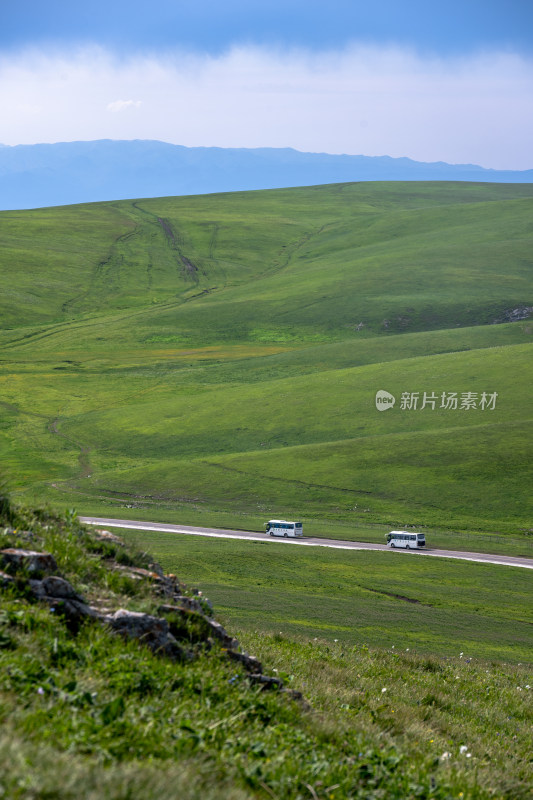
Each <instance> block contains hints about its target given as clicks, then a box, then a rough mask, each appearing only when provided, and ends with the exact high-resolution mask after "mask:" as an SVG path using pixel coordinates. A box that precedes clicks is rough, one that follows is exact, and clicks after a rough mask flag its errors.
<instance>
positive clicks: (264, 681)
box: [248, 674, 283, 691]
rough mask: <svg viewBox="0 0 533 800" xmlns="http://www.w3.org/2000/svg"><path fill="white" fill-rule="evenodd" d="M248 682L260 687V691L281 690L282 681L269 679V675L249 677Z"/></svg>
mask: <svg viewBox="0 0 533 800" xmlns="http://www.w3.org/2000/svg"><path fill="white" fill-rule="evenodd" d="M248 680H249V681H250V683H252V684H256V685H258V686H260V687H261V689H263V690H265V689H278V691H279V690H280V689H283V681H282V680H281V678H271V677H270V676H269V675H255V674H252V675H249V676H248Z"/></svg>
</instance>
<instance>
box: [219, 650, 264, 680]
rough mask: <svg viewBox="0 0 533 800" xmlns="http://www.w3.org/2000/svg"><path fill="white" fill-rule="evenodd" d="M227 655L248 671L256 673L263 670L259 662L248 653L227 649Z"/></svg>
mask: <svg viewBox="0 0 533 800" xmlns="http://www.w3.org/2000/svg"><path fill="white" fill-rule="evenodd" d="M227 655H228V658H231V660H232V661H237V662H238V663H239V664H242V666H243V667H244V668H245V670H247V671H248V672H251V673H253V674H257V675H258V674H260V673H261V672H262V671H263V666H262V664H261V662H260V661H259V659H258V658H256V657H255V656H250V655H248V653H239V652H238V651H237V650H228V652H227Z"/></svg>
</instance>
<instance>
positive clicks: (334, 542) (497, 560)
mask: <svg viewBox="0 0 533 800" xmlns="http://www.w3.org/2000/svg"><path fill="white" fill-rule="evenodd" d="M80 522H84V523H85V524H86V525H101V526H104V527H106V528H131V529H132V530H141V531H166V532H168V533H185V534H189V535H192V536H211V537H214V538H217V539H244V540H248V541H254V542H277V543H278V544H287V545H289V544H295V545H299V546H300V547H302V546H304V547H333V548H335V549H337V550H386V551H387V552H389V553H390V552H391V550H390V548H388V547H387V546H386V545H384V544H374V543H372V542H345V541H342V540H339V539H312V538H308V537H305V536H304V537H302V538H301V539H283V538H281V537H278V536H276V537H274V536H265V534H264V533H257V532H252V531H233V530H225V529H221V528H191V527H189V526H188V525H170V524H169V523H166V522H134V521H132V520H130V519H106V518H103V517H80ZM393 552H395V553H398V554H401V555H412V556H433V557H437V558H458V559H460V560H461V561H480V562H482V563H485V564H503V565H504V566H507V567H525V568H526V569H533V558H519V557H517V556H501V555H490V554H488V553H465V552H462V551H458V550H432V549H431V548H425V549H424V550H416V551H415V550H394V551H393Z"/></svg>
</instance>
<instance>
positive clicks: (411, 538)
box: [387, 531, 426, 550]
mask: <svg viewBox="0 0 533 800" xmlns="http://www.w3.org/2000/svg"><path fill="white" fill-rule="evenodd" d="M425 546H426V537H425V535H424V534H423V533H409V532H408V531H391V532H390V533H389V534H387V547H406V548H407V549H408V550H411V549H412V550H416V549H417V548H418V547H425Z"/></svg>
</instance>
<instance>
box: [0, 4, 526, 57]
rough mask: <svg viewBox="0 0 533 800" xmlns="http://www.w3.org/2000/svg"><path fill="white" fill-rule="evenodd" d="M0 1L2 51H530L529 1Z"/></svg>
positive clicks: (0, 40)
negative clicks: (356, 47) (367, 46)
mask: <svg viewBox="0 0 533 800" xmlns="http://www.w3.org/2000/svg"><path fill="white" fill-rule="evenodd" d="M2 5H3V10H2V11H0V42H1V44H2V46H3V47H20V46H23V45H25V44H28V43H36V42H40V43H55V44H58V43H64V42H66V43H71V42H73V41H77V42H98V43H100V44H105V45H107V46H110V47H112V48H114V49H117V50H121V51H123V52H128V51H130V50H131V49H153V48H163V49H167V48H172V47H175V46H176V45H178V46H180V47H186V48H190V49H194V50H201V51H205V52H209V53H219V52H221V51H223V50H225V49H227V48H228V47H231V46H232V45H234V44H235V43H238V44H243V43H244V44H250V43H255V44H261V45H265V44H271V45H278V46H282V47H283V46H294V45H296V46H300V47H302V46H303V47H310V48H313V49H316V48H321V49H331V48H342V47H345V46H346V45H347V44H349V43H350V42H352V41H360V42H365V43H372V44H375V43H387V44H400V45H404V46H408V47H415V48H417V49H419V50H421V51H424V52H434V53H440V54H453V53H461V52H468V51H472V50H479V49H511V50H513V51H514V50H518V51H520V52H525V53H531V51H532V50H533V33H532V30H533V3H532V2H530V0H448V1H447V2H442V0H440V1H439V0H433V2H431V0H374V1H373V2H372V1H371V0H365V2H359V1H358V0H329V1H328V2H320V3H318V2H312V0H307V2H305V1H304V0H298V1H297V2H295V0H286V2H279V0H272V2H254V1H253V0H248V2H236V1H235V0H224V2H221V1H220V0H217V2H201V0H200V1H199V0H181V1H180V0H173V2H172V1H171V0H159V2H157V3H152V4H150V3H146V2H135V0H129V1H128V2H127V1H126V0H107V1H106V0H91V2H90V3H88V2H87V3H77V2H73V0H55V2H54V0H51V1H50V2H44V0H30V2H24V1H22V2H19V3H16V2H15V3H7V2H6V3H3V4H2Z"/></svg>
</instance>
